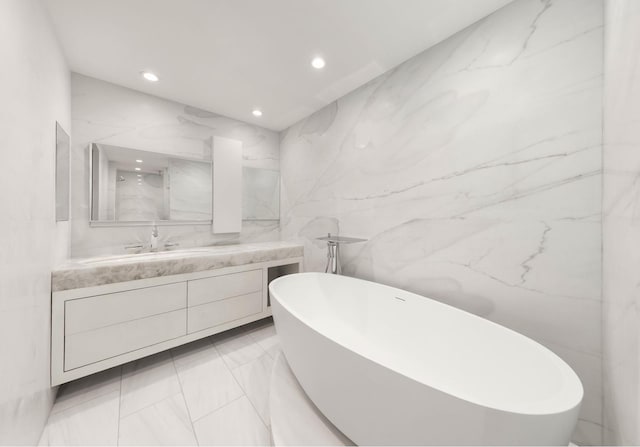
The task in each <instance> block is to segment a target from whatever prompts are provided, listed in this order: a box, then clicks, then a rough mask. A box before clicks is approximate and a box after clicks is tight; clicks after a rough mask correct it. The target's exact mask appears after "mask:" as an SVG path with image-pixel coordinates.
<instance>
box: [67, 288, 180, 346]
mask: <svg viewBox="0 0 640 447" xmlns="http://www.w3.org/2000/svg"><path fill="white" fill-rule="evenodd" d="M185 307H187V286H186V283H185V282H179V283H174V284H166V285H162V286H155V287H145V288H141V289H133V290H127V291H126V292H116V293H109V294H105V295H96V296H92V297H88V298H80V299H75V300H69V301H67V302H66V303H65V310H64V333H65V335H67V336H68V335H72V334H77V333H80V332H86V331H90V330H93V329H98V328H101V327H105V326H110V325H113V324H117V323H123V322H126V321H132V320H138V319H140V318H145V317H149V316H152V315H158V314H162V313H167V312H171V311H174V310H178V309H184V308H185Z"/></svg>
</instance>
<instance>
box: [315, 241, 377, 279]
mask: <svg viewBox="0 0 640 447" xmlns="http://www.w3.org/2000/svg"><path fill="white" fill-rule="evenodd" d="M317 239H318V240H319V241H326V242H327V266H326V267H325V269H324V272H325V273H333V274H335V275H341V274H342V267H341V266H340V256H339V254H340V244H353V243H355V242H365V241H366V239H359V238H355V237H344V236H332V235H331V233H329V234H327V236H326V237H319V238H317Z"/></svg>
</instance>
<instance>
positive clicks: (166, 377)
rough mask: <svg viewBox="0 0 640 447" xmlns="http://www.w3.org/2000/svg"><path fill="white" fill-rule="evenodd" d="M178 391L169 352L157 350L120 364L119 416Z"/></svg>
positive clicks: (178, 387)
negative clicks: (120, 391) (154, 352)
mask: <svg viewBox="0 0 640 447" xmlns="http://www.w3.org/2000/svg"><path fill="white" fill-rule="evenodd" d="M179 392H180V382H179V381H178V376H177V374H176V370H175V367H174V366H173V360H172V359H171V355H170V353H169V352H168V351H167V352H161V353H160V354H156V355H153V356H150V357H145V358H143V359H140V360H136V361H135V362H132V363H128V364H126V365H124V366H123V367H122V399H121V408H120V412H121V417H124V416H127V415H129V414H131V413H135V412H136V411H138V410H141V409H143V408H144V407H147V406H149V405H151V404H154V403H156V402H159V401H161V400H163V399H166V398H167V397H170V396H173V395H174V394H177V393H179Z"/></svg>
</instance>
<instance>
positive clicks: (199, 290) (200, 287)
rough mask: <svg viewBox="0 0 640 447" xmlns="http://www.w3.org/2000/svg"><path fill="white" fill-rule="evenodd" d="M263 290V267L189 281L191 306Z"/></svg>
mask: <svg viewBox="0 0 640 447" xmlns="http://www.w3.org/2000/svg"><path fill="white" fill-rule="evenodd" d="M258 291H262V269H259V270H250V271H248V272H240V273H231V274H228V275H220V276H213V277H211V278H204V279H196V280H193V281H189V307H193V306H199V305H201V304H205V303H210V302H212V301H219V300H224V299H227V298H231V297H234V296H240V295H246V294H248V293H252V292H258Z"/></svg>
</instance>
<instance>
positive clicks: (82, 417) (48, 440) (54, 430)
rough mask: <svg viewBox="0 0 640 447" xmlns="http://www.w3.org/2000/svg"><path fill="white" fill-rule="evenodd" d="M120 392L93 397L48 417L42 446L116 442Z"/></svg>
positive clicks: (111, 443)
mask: <svg viewBox="0 0 640 447" xmlns="http://www.w3.org/2000/svg"><path fill="white" fill-rule="evenodd" d="M119 404H120V392H119V391H112V392H110V393H109V394H104V395H102V396H99V397H96V398H95V399H92V400H90V401H87V402H84V403H81V404H79V405H76V406H74V407H71V408H68V409H66V410H64V411H59V412H57V413H55V414H52V415H51V416H50V417H49V422H48V423H47V425H46V427H45V429H44V432H43V434H42V437H41V440H40V443H41V444H42V445H117V441H118V419H119V418H118V416H119Z"/></svg>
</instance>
